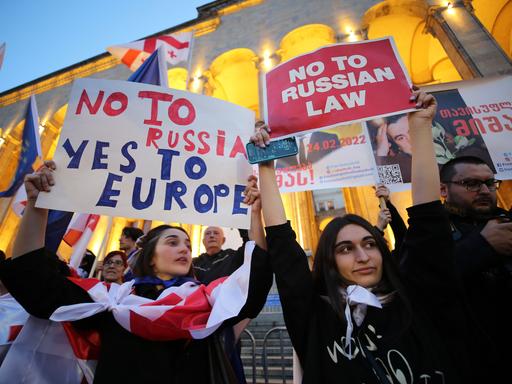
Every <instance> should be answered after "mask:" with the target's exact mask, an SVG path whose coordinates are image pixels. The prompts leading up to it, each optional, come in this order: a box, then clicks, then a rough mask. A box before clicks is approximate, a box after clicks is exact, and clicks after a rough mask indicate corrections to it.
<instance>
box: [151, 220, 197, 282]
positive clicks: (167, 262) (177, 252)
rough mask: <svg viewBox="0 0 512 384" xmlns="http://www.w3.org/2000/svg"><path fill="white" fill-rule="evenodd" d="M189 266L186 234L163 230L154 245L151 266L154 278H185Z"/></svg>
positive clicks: (189, 258)
mask: <svg viewBox="0 0 512 384" xmlns="http://www.w3.org/2000/svg"><path fill="white" fill-rule="evenodd" d="M191 264H192V257H191V254H190V239H189V237H188V236H187V234H185V233H184V232H183V231H180V230H179V229H174V228H169V229H166V230H164V231H163V232H162V233H161V234H160V237H159V238H158V242H157V243H156V246H155V253H154V255H153V260H152V264H151V265H152V267H153V271H154V273H155V276H157V277H159V278H161V279H163V280H168V279H172V278H173V277H177V276H186V275H187V274H188V272H189V271H190V266H191Z"/></svg>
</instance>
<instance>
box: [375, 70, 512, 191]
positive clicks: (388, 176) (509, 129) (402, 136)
mask: <svg viewBox="0 0 512 384" xmlns="http://www.w3.org/2000/svg"><path fill="white" fill-rule="evenodd" d="M425 90H426V91H427V92H431V93H432V94H433V95H434V96H435V97H436V99H437V101H438V108H437V113H436V116H435V118H434V122H433V126H432V134H433V140H434V148H435V152H436V159H437V163H438V164H439V166H442V165H443V164H445V163H447V162H448V161H450V160H451V159H454V158H456V157H460V156H475V157H478V158H480V159H482V160H484V161H485V162H486V163H487V164H489V166H490V167H491V169H493V171H494V172H495V173H496V177H497V178H498V179H501V180H510V179H512V76H505V77H500V78H492V79H481V80H472V81H461V82H457V83H451V84H442V85H439V86H435V87H426V88H425ZM366 125H367V129H368V133H369V139H370V143H371V147H372V152H373V156H374V158H375V163H376V166H377V172H378V175H379V179H380V181H381V182H383V183H385V184H402V183H410V181H411V160H412V157H411V143H410V136H409V126H408V124H407V115H406V114H399V115H394V116H388V117H384V118H379V119H374V120H370V121H368V122H367V123H366Z"/></svg>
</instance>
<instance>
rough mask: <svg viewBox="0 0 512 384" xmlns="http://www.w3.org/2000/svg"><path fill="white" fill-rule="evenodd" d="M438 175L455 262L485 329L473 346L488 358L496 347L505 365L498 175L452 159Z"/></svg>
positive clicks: (507, 228) (506, 292) (509, 224)
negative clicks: (449, 226) (450, 230)
mask: <svg viewBox="0 0 512 384" xmlns="http://www.w3.org/2000/svg"><path fill="white" fill-rule="evenodd" d="M440 176H441V196H442V197H443V198H444V200H445V207H446V209H447V211H448V214H449V216H450V221H451V225H452V234H453V239H454V240H455V257H456V267H457V269H458V271H459V273H460V276H461V279H462V282H463V285H464V291H465V292H464V293H465V294H466V297H467V300H468V304H469V306H470V307H471V309H472V312H473V314H474V319H475V320H476V321H477V322H478V325H479V331H481V332H483V333H484V334H485V336H483V337H476V338H475V340H474V342H475V343H476V344H475V346H476V347H477V348H478V350H479V351H480V352H482V354H481V355H485V356H486V357H489V356H492V355H493V350H492V349H494V352H497V356H499V357H500V358H501V361H497V362H496V363H497V364H498V365H500V364H503V365H501V366H502V367H504V366H506V365H505V363H506V360H507V357H509V356H510V346H511V345H512V328H511V324H512V316H511V315H510V314H511V313H512V311H511V309H512V301H511V299H512V220H511V218H512V214H511V212H507V211H505V210H504V209H501V208H499V207H498V206H497V196H496V191H497V190H498V188H499V186H500V180H496V179H495V178H494V174H493V172H492V170H491V168H490V167H489V166H488V165H487V164H486V163H485V162H484V161H483V160H481V159H479V158H477V157H470V156H467V157H459V158H456V159H454V160H450V161H449V162H447V163H446V164H444V165H443V167H442V168H441V172H440ZM507 307H508V308H507ZM489 341H490V343H491V344H492V345H491V346H489V344H488V342H489Z"/></svg>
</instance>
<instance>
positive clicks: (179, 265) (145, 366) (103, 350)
mask: <svg viewBox="0 0 512 384" xmlns="http://www.w3.org/2000/svg"><path fill="white" fill-rule="evenodd" d="M54 169H55V163H54V162H52V161H47V162H45V166H44V167H42V168H41V169H40V170H38V171H37V172H35V173H33V174H30V175H27V176H26V178H25V189H26V191H27V207H26V208H25V212H24V214H23V218H22V220H21V223H20V228H19V231H18V233H17V236H16V240H15V243H14V247H13V257H12V258H11V259H10V260H8V261H4V262H3V263H1V264H0V278H1V279H2V281H3V282H4V284H5V285H6V286H7V288H8V289H9V291H10V292H11V293H12V295H13V296H14V297H15V298H16V299H17V300H18V301H19V302H20V304H21V305H22V306H23V307H24V308H25V309H26V310H27V312H29V313H30V314H32V315H34V316H36V317H40V318H50V317H52V319H55V318H56V316H57V317H59V318H60V319H67V320H63V321H70V320H69V318H70V317H71V316H72V314H71V313H70V312H69V311H71V312H72V311H73V309H69V308H70V306H71V308H74V306H73V304H80V306H79V308H83V307H84V306H87V305H88V306H89V307H91V304H90V303H92V307H94V308H96V309H94V310H92V309H91V311H90V312H84V311H83V310H82V309H80V311H79V312H80V314H81V316H78V315H76V316H75V315H73V316H75V317H76V318H77V319H81V320H78V321H74V323H73V324H74V325H75V326H76V327H79V328H80V329H89V330H91V331H97V332H98V334H99V341H100V347H99V348H100V349H99V357H98V363H97V367H96V371H95V378H94V382H95V383H112V382H116V383H120V382H122V383H159V382H162V383H163V382H165V383H185V382H190V383H231V382H236V379H235V377H234V374H233V372H232V369H231V367H230V365H229V363H226V362H227V359H226V356H225V355H224V354H223V353H222V347H221V346H220V344H219V341H218V338H216V337H215V335H216V334H215V333H213V334H211V335H210V336H208V337H205V338H202V339H201V338H200V339H197V338H194V339H191V332H199V330H198V329H197V327H198V326H199V325H200V322H201V321H202V322H205V318H206V319H209V314H210V310H211V305H214V307H215V308H217V307H216V306H215V304H216V303H213V302H211V301H210V299H208V296H206V293H207V292H209V290H211V289H213V288H209V287H204V286H200V285H198V283H197V282H196V281H195V280H194V279H193V277H192V275H193V270H192V267H191V265H192V261H191V247H190V238H189V236H188V234H187V233H186V231H185V230H183V229H182V228H180V227H173V226H170V225H161V226H158V227H156V228H154V229H152V230H151V231H149V232H148V233H147V234H146V235H145V236H144V238H143V239H142V241H141V244H140V250H139V255H138V257H137V262H136V264H135V267H134V273H135V275H136V279H134V281H133V282H129V283H125V284H127V285H126V286H125V285H122V286H120V287H119V289H114V290H113V291H112V288H111V289H110V290H109V291H108V292H107V291H105V292H104V294H105V295H107V296H108V295H110V294H112V295H116V296H117V295H122V294H123V292H124V294H125V295H128V296H127V298H126V300H128V301H129V302H132V303H133V301H137V302H139V303H144V305H141V306H140V307H139V308H140V310H141V311H142V310H143V309H145V308H146V307H147V305H149V304H151V302H153V300H155V299H157V298H161V300H164V302H162V304H164V303H166V304H165V305H171V308H174V307H173V306H174V305H176V304H179V306H177V308H176V310H175V311H172V310H171V311H170V312H169V311H166V312H165V316H166V317H165V319H169V320H166V322H165V326H163V325H162V323H161V322H160V321H161V320H160V319H161V318H162V313H160V315H159V316H156V318H152V316H149V318H148V317H144V318H140V319H139V317H138V315H137V314H136V313H133V312H132V311H130V313H129V315H126V316H128V318H129V319H130V324H131V325H130V327H127V325H126V323H125V322H126V320H122V318H120V317H119V316H121V313H124V312H123V311H124V309H123V308H124V305H128V304H129V302H128V303H127V304H123V305H117V304H116V303H117V300H118V299H114V298H112V297H111V296H109V297H110V299H109V300H108V304H105V303H104V302H103V301H101V300H102V298H103V296H101V297H98V296H97V295H95V294H93V292H92V289H90V288H87V287H86V286H89V284H91V282H90V281H87V282H85V281H84V282H83V284H85V286H84V285H81V284H80V281H78V280H76V279H68V278H66V277H64V276H63V275H62V274H61V273H60V272H59V271H58V270H57V268H56V267H55V264H54V263H53V262H52V259H53V258H52V257H51V256H49V255H48V254H47V252H46V251H45V249H44V233H45V226H46V218H47V214H48V211H47V210H46V209H42V208H36V207H35V200H36V198H37V196H38V194H39V193H41V191H44V192H48V191H50V189H51V187H52V185H54V178H53V175H52V173H53V170H54ZM246 195H247V196H246V198H245V200H244V202H245V203H246V204H249V205H252V204H253V203H254V202H255V201H256V200H257V199H259V194H258V192H257V185H256V182H255V181H254V180H253V179H252V181H250V182H248V185H247V189H246ZM255 241H256V244H257V245H256V246H255V247H254V250H253V252H252V257H251V258H250V264H249V263H248V264H244V266H246V267H247V268H245V269H244V271H245V272H246V273H248V272H247V271H248V270H249V266H250V276H247V277H243V276H240V277H239V279H235V280H231V281H232V282H235V281H236V283H237V284H247V285H246V289H247V291H246V292H247V297H246V302H245V304H243V303H242V301H239V302H240V304H239V305H240V308H241V310H240V312H239V313H238V315H237V314H236V313H234V314H232V315H231V313H232V312H229V314H228V315H226V316H227V317H230V318H231V320H230V321H231V322H232V323H236V322H238V321H239V320H240V319H245V318H253V317H255V316H256V315H257V314H258V313H259V311H260V310H261V308H262V307H263V305H264V303H265V299H266V296H267V293H268V291H269V289H270V287H271V285H272V273H271V270H270V268H269V265H268V257H267V255H266V252H265V251H264V250H263V248H264V247H265V240H264V239H255ZM262 247H263V248H262ZM247 257H248V260H249V256H247ZM228 279H229V278H228ZM132 286H133V287H134V290H135V294H134V295H133V294H130V290H129V288H130V287H132ZM96 287H98V288H96ZM102 287H103V285H102V284H96V285H94V288H95V289H100V290H102V289H103V288H102ZM227 287H229V285H228V286H227ZM173 288H174V289H176V292H179V296H181V295H186V294H187V292H189V294H190V295H194V296H193V298H194V300H193V303H192V304H194V305H190V306H187V307H184V309H183V311H184V312H183V313H182V312H181V311H180V308H182V306H183V305H185V304H187V302H185V303H181V301H182V299H181V298H180V299H179V300H178V301H176V295H175V294H172V293H171V294H169V292H173V291H172V290H171V291H170V289H173ZM240 288H241V287H240ZM86 289H88V290H86ZM191 290H192V292H193V293H190V292H191ZM111 291H112V293H111ZM217 292H219V291H217ZM233 293H236V292H234V291H233ZM218 295H220V298H219V297H216V300H217V301H220V305H222V306H223V307H226V309H228V310H229V309H230V308H231V306H232V305H233V304H232V301H233V300H234V298H233V297H232V295H231V296H230V305H228V306H226V304H223V302H222V297H224V298H225V296H222V291H220V292H219V293H218ZM238 296H239V297H242V298H243V296H241V295H240V294H238ZM138 297H139V298H138ZM201 297H203V299H202V301H203V303H205V304H204V305H196V304H197V303H198V302H197V300H198V299H199V298H201ZM141 299H143V300H141ZM112 300H116V302H113V301H112ZM98 303H99V304H101V303H104V304H101V310H99V309H98ZM242 305H243V306H242ZM92 307H91V308H92ZM228 307H229V308H228ZM157 308H160V307H155V309H157ZM187 308H188V310H187ZM57 309H58V311H57ZM159 310H160V309H159ZM214 310H215V309H214ZM66 311H68V312H66ZM66 313H67V315H66ZM137 313H138V312H137ZM215 313H216V314H218V312H215ZM167 316H171V317H170V318H168V317H167ZM227 317H226V321H227ZM135 320H138V322H134V321H135ZM141 321H142V323H140V322H141ZM230 321H227V323H228V326H231V325H232V324H230ZM139 324H140V326H139ZM205 326H206V327H207V326H208V324H207V323H206V325H205ZM199 336H200V335H199ZM113 367H117V368H116V369H113Z"/></svg>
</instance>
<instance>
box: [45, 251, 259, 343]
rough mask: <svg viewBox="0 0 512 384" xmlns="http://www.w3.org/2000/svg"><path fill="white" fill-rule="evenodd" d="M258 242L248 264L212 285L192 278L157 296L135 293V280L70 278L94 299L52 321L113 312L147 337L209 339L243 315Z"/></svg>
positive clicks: (126, 325) (59, 312)
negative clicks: (149, 297) (105, 281)
mask: <svg viewBox="0 0 512 384" xmlns="http://www.w3.org/2000/svg"><path fill="white" fill-rule="evenodd" d="M254 247H255V243H254V241H250V242H248V243H247V244H246V246H245V254H244V263H243V264H242V266H241V267H240V268H238V269H237V270H236V271H235V272H233V273H232V274H231V275H230V276H228V277H224V278H220V279H217V280H215V281H213V282H212V283H210V284H209V285H208V286H205V285H202V284H197V283H194V282H187V283H184V284H183V285H181V286H179V287H170V288H167V289H166V290H164V291H163V292H162V293H161V294H160V296H159V297H158V298H157V300H151V299H147V298H145V297H141V296H137V295H135V294H133V293H132V291H133V281H129V282H126V283H124V284H122V285H119V284H115V283H112V284H110V285H107V284H105V283H103V282H100V281H98V280H96V279H74V278H70V280H71V281H73V282H74V283H75V284H77V285H79V286H80V287H82V288H83V289H84V290H86V291H87V293H88V294H89V296H90V297H91V298H92V299H93V300H94V302H93V303H81V304H73V305H68V306H63V307H60V308H57V309H56V310H55V312H53V314H52V315H51V317H50V320H53V321H59V322H62V321H75V320H80V319H84V318H87V317H90V316H93V315H95V314H97V313H99V312H103V311H110V312H112V314H113V316H114V318H115V319H116V321H117V322H118V323H119V324H120V325H121V326H122V327H123V328H125V329H126V330H128V331H130V332H132V333H133V334H136V335H137V336H140V337H143V338H145V339H149V340H160V341H162V340H176V339H190V338H194V339H202V338H205V337H207V336H209V335H211V334H212V333H213V332H215V330H217V328H219V327H220V325H221V324H222V322H223V321H225V320H227V319H230V318H232V317H235V316H237V315H238V314H239V313H240V310H241V309H242V307H243V306H244V304H245V302H246V301H247V294H248V290H249V277H250V272H251V271H250V269H251V259H252V252H253V250H254Z"/></svg>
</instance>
